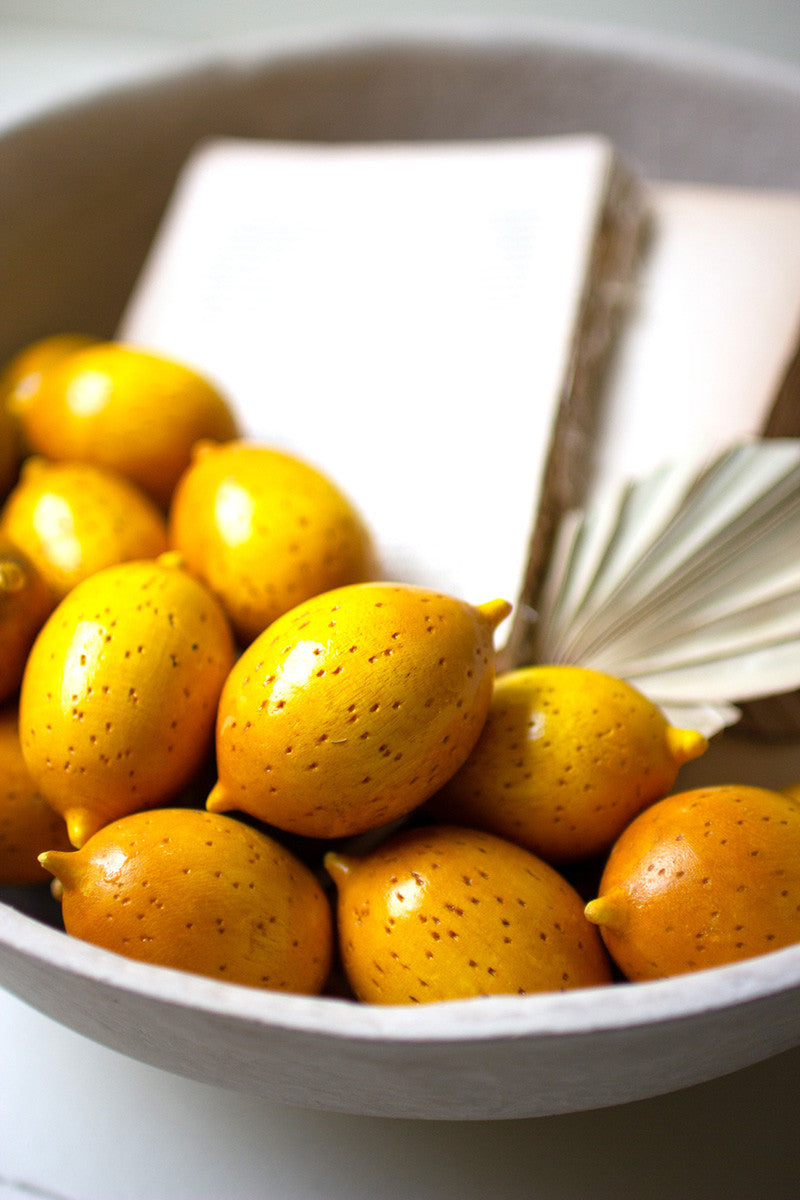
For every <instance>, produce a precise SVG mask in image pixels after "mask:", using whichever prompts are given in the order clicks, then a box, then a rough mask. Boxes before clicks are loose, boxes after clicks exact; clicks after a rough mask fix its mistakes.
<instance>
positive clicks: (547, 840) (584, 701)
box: [431, 666, 707, 863]
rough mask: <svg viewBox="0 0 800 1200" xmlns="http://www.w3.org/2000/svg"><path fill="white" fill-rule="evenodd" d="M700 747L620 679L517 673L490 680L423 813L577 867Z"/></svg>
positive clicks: (548, 671) (563, 672)
mask: <svg viewBox="0 0 800 1200" xmlns="http://www.w3.org/2000/svg"><path fill="white" fill-rule="evenodd" d="M706 746H707V743H706V739H705V738H704V737H703V736H702V735H701V734H699V733H695V732H693V731H692V730H680V729H673V728H672V727H671V726H670V725H669V724H668V722H667V721H666V720H665V718H664V716H663V714H662V712H661V710H660V709H658V708H657V707H656V706H655V705H654V704H653V703H652V702H651V701H650V700H648V699H647V698H646V697H645V696H643V695H642V694H641V692H639V691H637V690H636V689H635V688H633V687H631V686H630V685H629V684H627V683H625V682H624V681H622V680H619V679H614V678H613V677H611V676H609V675H605V674H602V673H601V672H598V671H591V670H587V669H586V668H583V667H576V666H541V667H524V668H521V669H520V670H517V671H509V672H507V673H504V674H503V675H499V676H498V677H497V679H496V681H495V685H494V690H493V695H492V702H491V707H490V709H489V714H488V716H487V719H486V724H485V726H484V728H483V731H482V733H481V736H480V739H479V740H478V743H477V745H476V746H475V748H474V750H473V751H472V753H471V754H470V756H469V758H468V759H467V761H466V763H465V764H464V766H463V767H462V768H461V770H460V771H459V772H458V773H457V774H456V775H455V776H454V777H453V778H452V779H451V780H450V781H449V782H448V784H447V785H446V786H445V787H444V788H443V789H442V791H441V794H440V795H438V796H437V797H436V798H435V799H434V801H433V802H432V805H431V810H432V813H433V814H434V815H435V816H436V817H437V818H438V819H442V820H449V821H453V822H458V823H462V824H466V825H475V826H476V827H478V828H481V829H486V830H489V831H490V832H494V833H497V834H500V835H501V836H504V837H507V838H509V839H511V840H512V841H516V842H519V844H520V845H523V846H526V847H527V848H528V849H529V850H532V851H534V852H535V853H537V854H540V855H541V856H542V857H543V858H545V859H547V861H548V862H554V863H562V862H571V861H577V860H578V859H582V858H589V857H592V856H594V855H596V854H600V853H602V852H603V851H605V850H607V849H608V848H609V847H610V846H611V844H612V842H613V841H614V839H615V838H616V837H617V835H618V834H619V833H620V832H621V830H622V829H623V828H624V827H625V825H627V823H628V822H629V821H630V820H631V819H632V818H633V817H634V816H635V815H636V813H637V812H639V811H640V810H641V809H642V808H644V806H645V805H646V804H649V803H651V802H652V801H653V800H656V799H659V798H660V797H661V796H664V795H666V793H667V792H668V791H669V789H670V788H671V787H672V785H673V783H674V782H675V779H676V777H677V774H678V770H679V768H680V766H681V765H682V764H683V763H684V762H687V761H688V760H689V759H692V758H695V757H697V756H698V755H699V754H702V753H703V752H704V750H705V749H706Z"/></svg>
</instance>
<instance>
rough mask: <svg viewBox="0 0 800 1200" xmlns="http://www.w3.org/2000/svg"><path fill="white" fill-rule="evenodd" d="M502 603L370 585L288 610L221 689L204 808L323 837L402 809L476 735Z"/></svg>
mask: <svg viewBox="0 0 800 1200" xmlns="http://www.w3.org/2000/svg"><path fill="white" fill-rule="evenodd" d="M509 611H510V605H509V604H507V603H506V601H504V600H498V601H492V602H490V603H488V604H486V605H483V606H480V607H477V608H476V607H473V606H472V605H470V604H467V603H465V602H464V601H461V600H457V599H455V598H453V597H451V596H447V595H444V594H442V593H440V592H435V591H430V590H428V589H426V588H417V587H410V586H406V585H400V584H378V583H372V584H370V583H365V584H353V585H351V586H349V587H344V588H337V589H335V590H334V591H332V592H326V593H324V594H323V595H321V596H316V597H314V598H313V599H311V600H309V601H308V602H307V603H306V604H301V605H299V606H298V607H297V608H293V609H292V610H291V611H290V612H288V613H285V614H284V616H282V617H279V618H278V620H277V621H275V622H274V623H273V624H272V625H271V626H269V628H268V629H267V630H265V631H264V633H262V634H261V635H260V636H259V637H258V638H256V640H255V641H254V642H253V643H252V644H251V645H250V646H249V647H248V649H247V650H246V651H245V652H244V654H242V656H241V658H240V659H239V661H238V662H237V664H236V666H235V667H234V669H233V671H232V672H231V674H230V676H229V678H228V680H227V682H226V684H225V687H224V689H223V693H222V697H221V700H220V705H219V718H218V724H217V768H218V771H219V782H218V783H217V785H216V787H215V788H214V789H213V791H212V792H211V795H210V796H209V798H208V807H209V808H210V809H211V810H213V811H218V812H219V811H228V810H231V809H239V810H241V811H243V812H246V813H250V814H251V815H252V816H254V817H258V818H260V819H261V820H263V821H267V822H268V823H269V824H271V825H275V826H277V827H278V828H280V829H284V830H288V831H289V832H292V833H299V834H303V835H305V836H310V837H323V838H328V837H340V836H343V835H346V834H352V833H360V832H362V831H364V830H367V829H373V828H376V827H377V826H379V825H382V824H385V823H387V822H389V821H392V820H394V819H395V818H397V817H400V816H404V815H405V814H406V813H409V812H411V811H412V809H414V808H416V807H417V806H418V805H419V804H421V803H422V802H423V801H424V800H425V799H426V798H427V797H428V796H430V795H431V794H432V792H434V791H435V790H436V788H437V787H438V786H439V785H440V784H442V783H443V782H444V781H445V780H446V779H447V778H448V777H449V776H450V775H451V774H452V773H453V772H454V771H456V770H457V769H458V767H459V766H460V765H461V763H462V762H463V761H464V759H465V758H466V756H467V754H468V753H469V751H470V749H471V748H472V746H473V745H474V743H475V739H476V738H477V736H478V734H479V733H480V730H481V727H482V725H483V722H484V720H485V718H486V711H487V708H488V706H489V700H490V697H491V690H492V679H493V676H494V647H493V641H492V638H493V631H494V629H495V627H496V625H498V624H499V622H500V621H501V620H502V619H503V618H504V617H505V616H506V615H507V614H508V612H509Z"/></svg>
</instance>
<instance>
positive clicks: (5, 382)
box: [0, 333, 95, 497]
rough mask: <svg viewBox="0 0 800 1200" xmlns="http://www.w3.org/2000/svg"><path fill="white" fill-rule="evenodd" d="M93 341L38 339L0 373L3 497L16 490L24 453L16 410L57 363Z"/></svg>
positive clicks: (82, 337) (57, 337) (81, 338)
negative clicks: (19, 467) (15, 485)
mask: <svg viewBox="0 0 800 1200" xmlns="http://www.w3.org/2000/svg"><path fill="white" fill-rule="evenodd" d="M94 340H95V339H94V338H91V337H87V336H85V335H84V334H80V333H60V334H54V335H52V336H50V337H44V338H39V339H37V341H35V342H31V343H30V344H29V345H27V346H25V347H23V349H22V350H20V351H19V352H18V353H17V354H15V355H14V356H13V358H11V359H10V360H9V361H8V362H7V363H6V365H5V366H4V368H3V370H2V371H0V497H2V496H5V495H6V494H7V492H9V491H10V490H11V488H12V487H13V485H14V483H15V481H16V476H17V468H18V466H19V462H20V459H21V458H22V456H23V453H24V441H23V437H22V430H21V428H20V424H19V420H18V417H17V415H16V409H17V408H18V407H20V406H21V405H23V404H24V402H25V399H26V397H28V396H30V395H32V394H33V393H34V392H36V391H37V390H38V389H39V387H40V386H41V382H42V378H43V376H44V374H45V373H46V372H47V371H49V370H50V369H51V368H52V367H53V366H55V364H56V363H58V362H60V361H61V360H62V359H63V358H66V356H67V355H68V354H73V353H74V352H75V351H76V350H82V349H83V348H84V347H85V346H90V345H91V344H92V343H93V341H94Z"/></svg>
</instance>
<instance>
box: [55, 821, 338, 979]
mask: <svg viewBox="0 0 800 1200" xmlns="http://www.w3.org/2000/svg"><path fill="white" fill-rule="evenodd" d="M42 862H43V864H44V865H45V866H46V867H47V869H48V871H50V872H52V874H53V875H55V876H56V878H57V879H58V880H59V881H60V883H61V885H62V887H63V894H62V912H63V916H64V927H65V929H66V931H67V933H69V934H71V935H73V936H75V937H79V938H82V939H83V940H84V941H88V942H92V943H93V944H94V945H97V946H103V947H104V948H105V949H107V950H114V951H116V952H117V953H119V954H123V955H126V956H127V957H129V958H135V959H139V960H140V961H143V962H148V963H156V964H158V965H160V966H166V967H174V968H177V969H179V970H184V971H192V972H195V973H197V974H200V975H209V976H212V977H213V978H215V979H222V980H227V981H228V982H230V983H240V984H246V985H249V986H252V987H262V988H267V989H270V990H273V991H284V992H302V993H307V994H314V993H317V992H319V991H321V989H322V987H323V985H324V983H325V981H326V979H327V976H328V971H329V969H330V962H331V953H332V944H333V935H332V921H331V912H330V905H329V903H328V900H327V897H326V896H325V894H324V892H323V891H322V888H321V887H320V885H319V883H318V881H317V879H316V877H315V876H314V875H313V874H312V872H311V871H310V870H309V868H308V867H306V866H305V865H304V864H303V863H301V862H300V861H299V860H298V859H297V858H295V857H294V855H292V854H290V853H289V851H288V850H286V849H284V848H283V847H282V846H280V845H279V844H278V843H277V842H276V841H274V840H273V839H272V838H271V837H268V836H266V835H265V834H264V833H261V832H259V831H256V830H254V829H250V828H249V827H248V826H246V825H244V824H243V823H241V822H239V821H236V820H234V819H233V818H232V817H224V816H217V815H214V814H212V813H206V812H202V811H198V810H195V809H155V810H153V811H151V812H147V813H136V814H133V815H131V816H128V817H125V818H123V819H122V820H120V821H115V822H114V823H112V824H111V825H107V826H105V828H103V829H102V830H100V831H99V832H98V833H95V834H94V836H93V837H91V838H90V839H89V840H88V841H87V842H86V843H85V845H84V846H83V847H82V848H81V849H80V850H77V851H69V852H66V853H64V852H56V851H52V852H46V853H45V854H43V855H42Z"/></svg>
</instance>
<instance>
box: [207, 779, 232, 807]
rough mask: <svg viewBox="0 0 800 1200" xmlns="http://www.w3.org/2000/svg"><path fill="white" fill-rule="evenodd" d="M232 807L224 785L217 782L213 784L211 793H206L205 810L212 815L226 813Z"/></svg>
mask: <svg viewBox="0 0 800 1200" xmlns="http://www.w3.org/2000/svg"><path fill="white" fill-rule="evenodd" d="M233 807H234V805H233V804H231V801H230V799H229V797H228V793H227V791H226V789H225V785H224V784H223V783H220V782H219V780H217V782H216V783H215V784H214V786H213V788H212V789H211V791H210V792H209V793H208V799H207V800H206V810H207V811H208V812H212V813H226V812H230V810H231V809H232V808H233Z"/></svg>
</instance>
